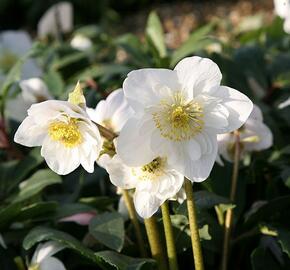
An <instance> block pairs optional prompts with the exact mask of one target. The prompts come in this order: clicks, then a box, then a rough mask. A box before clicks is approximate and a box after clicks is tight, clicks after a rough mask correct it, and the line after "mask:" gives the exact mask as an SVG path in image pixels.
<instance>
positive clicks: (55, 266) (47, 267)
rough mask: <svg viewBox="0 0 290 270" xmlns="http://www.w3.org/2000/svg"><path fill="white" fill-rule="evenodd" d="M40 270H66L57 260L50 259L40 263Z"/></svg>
mask: <svg viewBox="0 0 290 270" xmlns="http://www.w3.org/2000/svg"><path fill="white" fill-rule="evenodd" d="M40 270H66V269H65V267H64V265H63V263H62V262H61V261H60V260H59V259H57V258H54V257H50V258H47V259H45V260H44V261H42V262H41V264H40Z"/></svg>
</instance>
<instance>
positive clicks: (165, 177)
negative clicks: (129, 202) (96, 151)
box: [106, 155, 184, 218]
mask: <svg viewBox="0 0 290 270" xmlns="http://www.w3.org/2000/svg"><path fill="white" fill-rule="evenodd" d="M106 170H107V171H108V173H109V176H110V180H111V182H112V183H113V184H114V185H115V186H117V187H119V188H122V189H133V188H134V189H135V192H134V205H135V209H136V211H137V213H138V215H139V216H141V217H142V218H149V217H151V216H152V215H153V214H154V213H156V212H157V210H158V208H159V207H160V206H161V204H163V203H164V202H165V201H166V200H167V199H170V198H172V197H174V196H175V195H176V194H177V193H178V191H179V190H180V189H181V187H182V184H183V179H184V177H183V175H182V174H180V173H178V172H177V171H176V170H174V169H173V168H172V167H170V166H169V165H168V163H167V160H166V158H160V157H158V158H155V159H154V160H153V161H151V162H150V163H148V164H146V165H143V166H140V167H128V166H126V165H125V164H124V163H123V162H122V160H121V159H120V158H119V156H118V155H115V156H114V157H113V158H112V159H111V161H110V162H109V163H108V164H107V166H106Z"/></svg>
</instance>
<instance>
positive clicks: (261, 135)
mask: <svg viewBox="0 0 290 270" xmlns="http://www.w3.org/2000/svg"><path fill="white" fill-rule="evenodd" d="M238 131H239V144H240V155H239V156H240V159H242V158H243V157H244V155H245V154H246V153H251V152H254V151H262V150H265V149H267V148H269V147H271V146H272V145H273V134H272V132H271V130H270V129H269V128H268V127H267V126H266V125H265V124H264V122H263V115H262V112H261V110H260V108H259V107H258V106H257V105H254V108H253V111H252V113H251V114H250V116H249V118H248V119H247V121H246V122H245V124H244V125H243V126H242V127H241V128H240V129H239V130H238ZM217 138H218V153H219V155H221V156H222V157H223V158H224V159H225V160H227V161H229V162H233V160H234V155H235V154H234V150H235V144H236V135H235V134H234V132H231V133H225V134H220V135H218V137H217ZM217 162H218V163H219V164H221V165H223V162H222V160H221V159H220V157H219V156H218V157H217Z"/></svg>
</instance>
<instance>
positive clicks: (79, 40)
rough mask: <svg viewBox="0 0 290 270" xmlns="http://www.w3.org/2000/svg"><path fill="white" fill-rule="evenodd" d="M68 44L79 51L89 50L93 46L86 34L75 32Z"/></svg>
mask: <svg viewBox="0 0 290 270" xmlns="http://www.w3.org/2000/svg"><path fill="white" fill-rule="evenodd" d="M70 45H71V46H72V47H73V48H74V49H77V50H80V51H86V50H89V49H90V48H91V47H92V46H93V43H92V41H91V40H90V39H89V38H87V37H86V36H84V35H80V34H77V35H75V36H74V37H73V39H72V40H71V42H70Z"/></svg>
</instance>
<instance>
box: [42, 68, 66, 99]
mask: <svg viewBox="0 0 290 270" xmlns="http://www.w3.org/2000/svg"><path fill="white" fill-rule="evenodd" d="M43 79H44V81H45V83H46V85H47V87H48V89H49V91H50V92H51V94H52V95H53V96H55V97H59V96H60V95H61V94H62V93H63V91H64V82H63V79H62V77H61V75H60V74H59V72H57V71H55V70H53V69H51V70H49V71H48V72H47V73H46V74H45V75H44V78H43Z"/></svg>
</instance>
